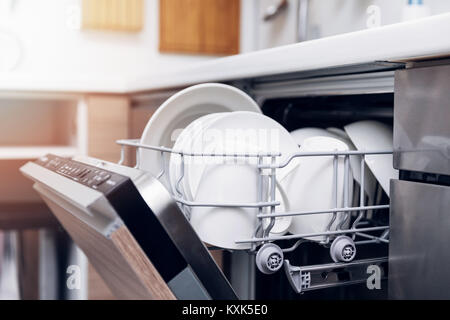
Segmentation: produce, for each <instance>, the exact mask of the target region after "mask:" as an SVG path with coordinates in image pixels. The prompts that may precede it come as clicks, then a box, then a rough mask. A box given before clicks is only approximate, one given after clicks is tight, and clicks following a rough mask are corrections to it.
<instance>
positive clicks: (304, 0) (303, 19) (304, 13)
mask: <svg viewBox="0 0 450 320" xmlns="http://www.w3.org/2000/svg"><path fill="white" fill-rule="evenodd" d="M298 1H299V3H298V17H297V41H298V42H302V41H306V40H308V6H309V0H298Z"/></svg>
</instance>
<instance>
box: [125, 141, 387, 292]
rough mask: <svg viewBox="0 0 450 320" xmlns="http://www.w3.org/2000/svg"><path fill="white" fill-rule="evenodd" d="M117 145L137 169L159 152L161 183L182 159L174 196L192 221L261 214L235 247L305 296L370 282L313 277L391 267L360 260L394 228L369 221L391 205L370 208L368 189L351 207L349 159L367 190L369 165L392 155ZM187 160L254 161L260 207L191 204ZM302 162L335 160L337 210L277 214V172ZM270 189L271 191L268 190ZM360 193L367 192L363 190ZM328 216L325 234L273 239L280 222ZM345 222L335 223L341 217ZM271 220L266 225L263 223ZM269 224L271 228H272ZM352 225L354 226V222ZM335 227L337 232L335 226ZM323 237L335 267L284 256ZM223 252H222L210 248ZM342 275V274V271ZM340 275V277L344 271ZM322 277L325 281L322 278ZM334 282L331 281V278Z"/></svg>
mask: <svg viewBox="0 0 450 320" xmlns="http://www.w3.org/2000/svg"><path fill="white" fill-rule="evenodd" d="M117 144H119V145H120V146H121V157H120V160H119V164H123V162H124V160H125V154H126V148H134V149H135V151H136V165H135V167H139V165H140V161H141V159H140V150H141V149H146V150H152V151H154V152H159V153H160V155H161V159H162V161H163V165H162V168H161V171H160V172H159V174H158V176H157V178H158V179H162V178H164V176H165V175H167V168H168V166H167V162H168V161H169V159H170V154H177V155H178V156H179V158H180V160H181V163H180V165H181V173H180V176H179V177H177V179H176V181H177V183H176V186H175V188H174V192H173V194H172V196H173V198H174V200H175V201H176V202H178V203H179V204H180V207H181V208H182V210H183V211H184V214H185V216H186V218H187V219H189V218H190V210H191V209H192V208H194V207H218V208H230V207H236V208H254V209H256V211H257V214H256V218H257V223H256V228H255V230H254V231H253V236H252V237H250V238H246V239H235V243H236V244H249V245H250V249H248V252H249V253H250V254H256V264H257V266H258V269H259V270H260V271H261V272H263V273H266V274H270V273H274V272H276V271H278V270H280V269H281V268H282V267H283V266H284V269H285V273H286V275H287V277H288V279H289V282H290V283H291V285H292V287H293V289H294V290H295V291H296V292H299V293H300V292H304V291H308V290H313V289H319V288H326V287H330V286H338V285H344V284H353V283H359V282H363V281H366V278H367V277H366V276H365V275H361V276H359V277H355V276H351V277H347V280H344V281H341V280H337V281H335V282H333V281H331V282H330V281H329V280H327V279H322V280H323V281H319V282H318V283H316V284H315V283H314V281H313V279H314V272H320V273H321V274H322V275H323V274H324V272H325V273H327V274H328V273H333V272H338V271H337V270H341V269H342V270H346V272H351V270H354V269H355V268H356V269H357V271H356V272H353V274H361V272H360V270H361V268H362V267H364V268H366V267H368V266H372V265H375V266H376V267H381V266H385V264H386V262H387V258H386V257H375V258H371V259H365V260H357V261H355V260H354V258H355V256H356V246H360V245H365V244H388V243H389V225H388V224H385V225H374V226H367V225H366V224H365V223H364V222H367V220H368V214H369V212H373V211H374V210H387V209H389V204H366V200H365V194H364V191H363V190H360V192H359V200H358V203H357V205H355V204H354V203H352V204H351V203H349V201H348V199H349V197H348V192H349V191H348V190H350V189H349V186H350V183H353V181H351V180H352V179H351V178H350V177H351V175H350V170H351V168H350V158H351V157H356V158H358V161H359V162H358V163H359V165H360V169H361V176H360V181H359V185H360V186H364V185H365V179H366V177H365V165H366V157H367V156H369V155H370V156H375V155H386V154H392V150H377V151H333V152H301V151H299V152H296V153H293V154H290V155H289V156H287V157H284V158H283V161H280V159H281V158H280V157H281V154H280V153H270V152H268V153H233V154H227V153H221V154H218V153H214V152H211V153H195V152H183V151H177V150H173V149H171V148H168V147H164V146H152V145H146V144H141V143H140V142H139V140H137V139H122V140H118V141H117ZM187 157H222V158H228V159H230V158H231V159H233V158H234V159H238V158H247V159H249V158H253V159H255V163H256V167H257V170H258V172H259V175H258V179H257V182H256V183H257V184H258V199H257V201H256V202H248V203H214V202H196V201H189V200H187V199H185V198H184V197H183V193H182V192H181V191H180V188H179V186H180V183H181V181H182V179H183V178H184V167H185V159H186V158H187ZM302 157H331V158H332V159H333V160H332V161H333V180H332V181H333V188H332V190H333V191H332V199H333V202H334V204H335V205H334V207H333V208H324V209H319V210H310V211H299V212H297V211H286V212H280V211H276V208H277V207H278V206H280V204H281V202H280V201H279V200H277V199H276V192H275V190H276V181H277V179H276V178H277V171H278V170H279V169H281V168H284V167H286V166H288V165H289V164H290V163H291V162H292V161H294V159H297V158H302ZM342 158H343V171H344V172H343V173H340V172H339V171H340V166H339V161H342V160H340V159H342ZM340 174H343V192H344V201H343V206H339V205H338V203H339V201H338V188H339V187H340V184H339V183H338V175H340ZM264 176H268V180H269V184H268V186H265V185H264V183H263V179H264ZM263 188H267V189H268V191H269V192H266V191H267V190H263ZM361 189H363V188H362V187H361ZM320 214H328V215H330V221H329V223H328V224H327V227H326V230H324V231H322V232H314V233H302V234H300V233H299V234H285V235H272V234H271V233H270V231H271V229H272V228H273V226H274V224H275V219H276V218H277V217H296V216H312V215H320ZM338 217H340V219H339V221H338V223H337V224H336V220H337V218H338ZM352 217H353V220H352V221H351V218H352ZM264 221H266V223H263V222H264ZM267 221H269V223H267ZM350 221H351V223H350ZM333 225H334V227H333ZM318 237H319V238H320V239H321V240H320V241H318V243H319V244H320V245H322V246H324V247H327V248H328V247H329V248H330V255H331V257H332V260H333V261H332V262H331V263H329V264H322V265H316V266H302V267H297V266H292V265H291V264H290V263H289V261H288V260H285V259H284V253H287V252H292V251H294V250H296V249H297V248H298V247H299V246H300V245H301V244H302V243H304V242H307V241H314V240H312V239H314V238H318ZM285 240H295V242H294V244H293V245H292V244H290V245H287V246H286V245H284V243H287V242H290V243H292V241H285ZM210 249H220V248H214V247H212V248H210ZM342 270H341V271H342ZM341 271H339V272H341ZM382 274H383V276H385V275H386V274H385V272H384V269H383V270H382ZM322 278H323V277H322ZM326 278H330V277H326Z"/></svg>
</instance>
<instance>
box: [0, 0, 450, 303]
mask: <svg viewBox="0 0 450 320" xmlns="http://www.w3.org/2000/svg"><path fill="white" fill-rule="evenodd" d="M449 11H450V1H448V0H0V174H1V176H2V179H1V181H0V299H19V298H23V299H38V298H41V299H52V298H68V299H71V298H90V299H96V298H110V297H111V295H110V294H109V293H108V290H107V289H106V287H104V285H102V283H101V280H99V278H98V277H97V276H96V275H95V271H93V270H91V269H90V268H89V264H88V262H87V261H85V260H83V259H84V258H83V255H82V254H81V253H80V252H79V251H78V249H77V248H75V247H73V245H71V243H70V241H68V240H67V235H65V233H64V232H63V231H62V230H61V228H60V227H59V225H58V223H57V222H56V221H55V220H54V218H53V217H52V215H51V214H50V213H49V212H48V210H47V209H46V207H45V206H44V205H43V204H42V203H41V202H40V200H39V198H38V197H37V195H36V194H35V193H34V191H33V190H32V187H31V183H30V182H29V181H28V180H26V179H25V178H24V177H23V176H22V175H21V174H20V173H19V171H18V168H19V167H20V166H21V165H23V164H24V163H25V162H26V161H28V160H30V159H34V158H37V157H39V156H42V155H44V154H46V153H49V152H52V153H56V154H59V155H63V156H71V155H74V154H89V155H92V156H97V157H99V158H102V159H105V160H111V161H117V157H118V150H117V146H115V144H114V141H115V140H116V139H119V138H125V137H132V138H135V137H138V136H139V135H140V132H141V131H142V128H143V126H144V125H145V123H146V122H147V119H148V117H149V115H150V114H151V112H153V111H154V110H155V109H156V108H157V106H158V105H159V104H160V103H161V101H163V100H164V99H165V98H166V97H161V99H160V100H158V99H156V100H155V101H151V103H150V102H149V101H146V105H145V106H143V105H139V104H138V103H137V102H136V101H135V100H133V98H131V99H130V98H129V97H128V96H126V97H125V96H124V97H122V96H117V95H116V94H117V93H123V92H124V90H125V89H124V86H123V83H125V82H126V81H130V80H133V79H142V78H151V77H157V75H158V74H162V73H167V72H170V71H176V70H179V69H181V68H184V67H186V66H189V65H191V64H194V63H200V62H205V61H211V60H214V59H217V58H219V57H223V56H228V55H234V54H242V53H244V54H245V53H248V52H252V51H256V50H263V49H268V48H273V47H277V46H282V45H289V44H294V43H301V42H304V41H312V40H317V39H320V38H325V37H330V36H335V35H340V34H341V35H342V36H343V37H345V34H346V33H348V32H353V31H359V30H364V29H367V28H377V27H380V26H384V25H389V24H394V23H400V22H404V21H409V20H413V19H419V18H423V17H426V16H430V15H436V14H440V13H444V12H449ZM437 32H438V31H437ZM319 41H320V40H319ZM355 50H358V48H355ZM318 58H320V55H318ZM273 63H276V61H273ZM130 101H131V102H130ZM129 105H132V106H133V108H130V109H129V108H128V106H129ZM88 132H89V135H88V134H87V133H88ZM68 261H76V263H77V265H80V266H81V268H82V269H83V270H88V269H89V277H84V280H83V288H84V289H82V290H80V291H79V292H75V293H73V292H72V293H68V292H67V290H66V288H65V287H64V286H61V283H65V282H64V279H65V277H66V276H67V273H66V268H64V266H67V265H68V264H70V263H69V262H68ZM61 265H62V266H63V268H60V266H61ZM61 279H62V281H61ZM87 287H90V288H92V289H91V290H89V292H88V289H87Z"/></svg>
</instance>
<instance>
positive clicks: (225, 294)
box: [21, 60, 450, 300]
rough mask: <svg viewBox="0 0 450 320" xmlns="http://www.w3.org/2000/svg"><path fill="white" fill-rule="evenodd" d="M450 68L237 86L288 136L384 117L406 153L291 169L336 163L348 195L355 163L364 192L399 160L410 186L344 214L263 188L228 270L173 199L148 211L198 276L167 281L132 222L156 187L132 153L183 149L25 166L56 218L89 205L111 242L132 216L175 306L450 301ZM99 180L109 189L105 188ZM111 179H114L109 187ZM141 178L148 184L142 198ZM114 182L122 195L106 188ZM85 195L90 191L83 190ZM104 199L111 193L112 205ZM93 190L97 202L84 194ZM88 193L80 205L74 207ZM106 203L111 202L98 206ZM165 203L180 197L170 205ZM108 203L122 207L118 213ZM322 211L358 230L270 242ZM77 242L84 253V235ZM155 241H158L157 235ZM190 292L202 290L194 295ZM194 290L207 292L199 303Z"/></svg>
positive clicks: (394, 186)
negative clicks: (308, 207) (388, 159)
mask: <svg viewBox="0 0 450 320" xmlns="http://www.w3.org/2000/svg"><path fill="white" fill-rule="evenodd" d="M447 64H448V61H446V60H437V61H432V62H412V63H411V62H408V63H406V62H390V63H388V62H375V63H370V64H364V65H352V66H344V67H339V68H331V69H326V70H318V71H313V72H301V73H293V74H284V75H277V76H268V77H259V78H252V79H238V80H236V81H229V82H227V83H228V84H231V85H233V86H235V87H238V88H240V89H242V90H243V91H245V92H247V93H248V94H249V95H251V96H252V97H253V98H254V99H255V100H256V101H257V102H258V104H259V105H260V107H261V109H262V111H263V113H264V114H265V115H267V116H269V117H270V118H272V119H274V120H276V121H277V122H279V123H280V124H281V125H282V126H284V127H285V128H286V129H287V130H288V131H292V130H294V129H297V128H300V127H319V128H328V127H338V128H342V127H343V126H345V125H346V124H349V123H351V122H354V121H360V120H377V121H379V122H382V123H384V124H387V125H389V126H393V130H394V150H376V151H347V152H331V153H317V154H303V153H301V152H299V153H296V154H292V155H291V156H290V158H289V161H293V159H296V158H300V157H306V156H308V157H311V156H320V157H333V159H334V175H335V176H337V174H342V175H343V176H344V184H345V187H344V189H345V190H348V189H349V184H351V183H354V182H353V181H349V178H348V176H349V174H348V171H349V170H350V169H349V161H350V158H353V157H355V158H357V159H358V161H359V163H360V165H361V169H362V170H361V173H362V178H361V179H362V182H361V184H362V185H363V184H364V168H365V166H366V164H365V160H366V157H367V156H369V155H370V156H374V155H378V154H393V158H394V161H393V166H394V167H395V168H396V169H398V170H400V178H399V179H394V180H392V181H391V189H390V190H391V191H390V194H386V192H385V191H383V189H382V188H381V187H380V186H379V185H378V186H377V192H376V197H375V199H374V200H373V201H372V203H369V202H368V199H367V197H366V196H365V195H364V192H361V190H359V189H358V186H357V185H356V183H355V185H354V186H353V190H354V195H355V196H353V201H352V203H344V206H342V207H338V206H336V207H335V208H333V209H326V210H325V209H324V210H316V211H314V212H282V213H275V209H274V208H275V206H276V199H275V195H274V192H271V193H266V192H260V194H261V197H260V199H259V200H260V201H259V202H258V203H248V204H236V205H235V206H249V207H254V208H257V209H258V215H257V218H258V224H257V227H256V229H255V231H254V236H253V237H252V238H251V239H236V242H241V243H250V244H251V246H250V249H249V250H246V251H233V250H223V267H222V269H223V273H222V271H220V270H219V268H218V267H217V265H215V264H214V263H213V261H212V259H211V257H210V255H208V254H207V252H206V248H205V247H204V245H202V244H201V243H200V241H199V239H198V237H196V235H195V232H193V229H192V228H190V227H189V224H188V223H186V221H185V220H183V219H181V218H180V217H182V216H183V214H184V213H185V212H182V210H180V209H177V208H178V207H177V206H176V205H174V204H173V203H172V204H171V205H170V207H171V208H172V209H171V213H170V214H171V215H172V218H171V219H169V218H164V213H163V214H160V213H159V212H164V210H162V209H161V207H163V204H159V203H158V201H157V200H155V198H152V199H153V200H152V201H153V202H152V201H150V202H148V203H147V205H148V207H146V206H145V205H144V206H143V207H142V208H141V209H140V210H146V211H148V212H150V215H152V214H154V215H155V216H156V217H157V219H156V220H154V221H153V222H148V223H149V224H148V226H149V228H150V227H151V225H152V224H153V225H155V226H156V225H157V226H159V229H160V232H161V233H164V234H165V238H164V239H165V240H164V241H166V242H167V243H168V246H169V247H172V249H173V252H174V253H173V255H174V257H175V256H180V259H179V260H180V261H182V262H181V263H180V265H181V266H184V267H186V266H187V269H186V268H184V267H180V268H178V269H177V268H175V270H176V272H174V273H173V274H171V275H167V273H166V272H165V271H164V270H165V269H166V268H167V267H166V265H167V264H170V262H169V261H170V258H169V257H167V256H164V254H163V253H162V252H160V251H158V250H157V249H155V248H153V249H151V248H150V249H148V250H146V249H145V248H146V246H147V245H148V243H147V242H148V241H147V242H146V241H144V240H142V237H143V238H145V237H148V238H150V240H149V242H150V243H152V240H151V239H152V238H151V235H149V234H148V233H147V234H146V232H145V230H143V229H142V228H143V225H144V224H143V225H141V226H139V223H137V222H136V220H134V221H133V222H130V220H129V217H128V216H129V215H132V214H131V213H127V210H129V209H130V207H127V205H126V203H129V202H132V201H137V200H136V199H138V198H139V199H140V201H142V199H141V197H143V198H144V199H145V191H143V190H144V189H142V188H143V187H142V186H147V182H145V181H146V180H145V179H144V180H141V178H139V176H142V175H145V174H144V173H142V172H140V171H139V170H138V169H135V168H129V167H127V166H124V165H123V160H124V159H125V155H126V154H127V150H129V149H132V150H135V151H136V163H138V162H139V152H138V151H139V150H140V149H148V150H153V151H154V152H159V153H161V154H167V153H171V152H173V150H171V149H170V148H166V147H164V146H151V145H143V144H140V143H139V141H138V140H133V139H131V140H126V139H124V140H119V141H117V143H118V144H119V145H121V147H122V151H121V152H122V153H121V161H120V162H119V164H117V165H115V164H110V163H107V162H104V161H101V159H92V158H82V157H81V158H80V157H79V158H74V159H60V158H58V157H55V156H51V155H49V156H47V157H45V159H44V160H42V159H40V160H38V161H36V162H34V163H28V164H26V165H25V166H24V167H22V169H21V170H22V172H23V173H24V174H25V175H27V176H28V177H30V178H31V179H33V180H34V181H35V189H36V190H37V191H38V192H39V193H40V194H41V196H42V197H43V198H44V199H47V201H46V202H47V203H49V206H50V208H51V209H52V211H53V212H55V215H56V216H57V217H61V214H60V213H56V212H57V211H59V209H58V207H64V206H68V204H66V202H68V203H69V204H70V203H71V204H72V205H73V206H74V207H76V208H78V209H76V208H74V209H73V210H72V212H74V211H76V210H79V209H80V208H81V209H82V211H83V210H84V211H86V212H87V213H88V218H86V217H84V216H83V215H78V217H79V218H80V219H82V217H84V219H85V220H86V219H87V221H85V222H86V223H88V224H90V225H91V226H92V227H93V228H94V229H95V230H96V232H97V233H100V234H102V235H103V236H105V237H107V238H108V237H110V236H111V234H113V233H114V232H115V231H116V230H117V229H118V228H120V226H117V225H116V224H117V220H115V219H117V218H121V220H123V222H124V224H125V226H126V227H127V228H128V229H129V231H130V232H131V234H132V235H133V236H135V237H136V241H137V242H138V244H139V245H140V246H141V247H143V251H144V252H145V255H147V257H148V258H149V260H150V262H151V263H150V264H153V265H154V267H155V268H156V269H157V271H159V273H161V274H162V275H163V276H162V278H163V281H162V283H166V284H167V287H168V288H169V290H168V291H169V292H170V291H172V294H173V296H174V297H175V298H180V299H183V298H200V299H202V298H207V299H232V298H236V297H239V298H241V299H289V300H297V299H299V300H304V299H387V298H390V299H415V298H435V297H437V298H450V296H449V295H448V290H443V289H448V288H449V287H450V277H448V276H446V274H445V270H446V269H448V267H449V266H450V255H449V254H447V253H446V251H445V243H446V241H445V240H446V236H447V233H448V232H446V230H448V227H449V226H450V216H448V215H447V211H448V208H450V191H449V190H450V187H449V186H450V179H449V177H450V160H449V159H450V153H449V150H450V129H449V128H450V126H449V121H450V111H449V110H450V108H449V101H450V95H449V92H450V87H449V85H450V81H449V80H450V66H448V65H447ZM157 95H159V96H160V95H161V93H157ZM424 106H426V109H425V107H424ZM191 156H195V155H191ZM199 156H202V155H199ZM226 156H236V155H226ZM264 156H266V157H271V158H274V157H276V156H275V155H260V154H258V155H254V157H256V158H258V160H260V158H261V157H264ZM341 158H342V159H344V163H345V165H344V169H343V172H339V173H338V166H337V161H338V159H341ZM43 161H44V162H43ZM51 161H52V162H53V163H54V162H55V161H56V162H58V164H57V165H55V166H54V167H51V165H50V167H51V168H49V167H48V166H47V164H48V163H50V162H51ZM259 163H262V161H261V162H259ZM64 165H67V167H64ZM259 168H260V172H261V175H262V172H263V171H264V169H269V170H270V172H271V173H270V174H269V176H270V177H269V181H270V184H269V186H268V188H269V190H275V183H276V182H275V181H276V180H275V177H276V171H277V169H278V168H279V167H276V166H275V165H272V166H271V165H268V166H267V165H266V166H264V165H260V167H259ZM80 170H81V171H83V170H93V171H99V172H98V173H96V175H94V176H93V177H92V180H93V181H94V182H92V183H93V185H89V186H88V187H89V188H88V189H86V188H80V187H79V184H80V183H82V182H80V181H79V172H80ZM264 172H266V171H264ZM164 174H166V172H165V170H164V168H162V169H161V172H160V174H159V176H158V178H160V177H162V176H163V175H164ZM114 176H117V177H118V178H117V179H119V178H120V179H123V181H125V180H126V181H127V183H126V184H127V186H126V187H123V188H122V189H120V188H117V186H115V184H116V183H117V182H118V181H119V180H120V179H119V180H117V181H116V182H114V181H112V182H111V180H110V179H111V177H114ZM127 177H128V178H127ZM181 178H182V177H180V179H181ZM96 179H97V180H98V182H99V185H98V186H97V185H96V184H95V181H96ZM130 179H131V180H130ZM147 179H149V178H147ZM334 179H337V178H334ZM86 181H87V180H86ZM104 181H106V183H105V184H102V183H103V182H104ZM108 181H110V182H108ZM120 181H122V180H120ZM130 181H131V182H133V183H134V185H135V186H136V187H137V189H138V191H137V192H136V188H134V187H133V183H131V184H130ZM143 181H144V182H143ZM108 183H109V187H110V188H112V189H111V190H112V191H111V190H109V189H107V190H103V189H104V188H107V187H105V186H108ZM262 185H263V184H261V183H259V185H258V187H259V188H263V187H262ZM336 185H337V184H336ZM335 187H336V189H335V190H336V191H335V193H337V186H335ZM64 188H66V189H64ZM72 188H74V189H72ZM77 188H78V189H79V193H74V190H75V189H77ZM63 189H64V190H65V191H64V190H63ZM78 189H77V190H78ZM128 189H132V190H133V191H130V190H128ZM120 190H122V191H120ZM123 190H125V191H123ZM88 191H89V192H88ZM99 192H100V193H103V194H102V195H101V196H102V197H100V195H99ZM82 193H83V194H85V195H84V196H81V194H82ZM55 197H56V198H60V197H65V202H64V204H60V205H57V206H55V205H54V201H52V200H51V199H52V198H55ZM76 197H79V199H77V200H76V199H72V198H76ZM85 197H86V198H85ZM100 198H101V199H103V200H102V201H100V200H98V199H100ZM166 198H167V197H166ZM166 198H164V199H166ZM49 199H50V201H49ZM87 199H90V202H89V201H88V200H87ZM105 199H106V201H105ZM113 199H114V200H113ZM75 200H76V201H75ZM94 200H95V201H94ZM171 200H172V202H177V203H178V204H179V205H181V206H180V207H181V208H185V207H193V206H217V207H221V206H225V205H224V204H220V203H195V202H189V201H185V200H183V199H180V198H177V197H176V196H173V199H171ZM164 201H166V202H169V201H170V200H169V199H168V198H167V199H166V200H164ZM108 202H111V203H112V207H113V208H111V206H110V205H108ZM164 203H165V202H164ZM92 204H95V205H92ZM226 206H229V204H226ZM86 208H89V210H86ZM143 208H144V209H143ZM264 208H269V211H270V213H266V212H267V211H264ZM161 210H162V211H161ZM69 211H71V210H69ZM321 213H332V214H333V215H332V216H333V218H332V219H335V217H336V214H337V213H344V216H345V220H348V222H349V223H348V227H343V228H339V229H338V230H334V231H332V230H330V228H328V229H327V230H326V231H325V232H322V233H314V234H289V235H283V236H276V237H273V236H270V228H271V227H272V226H273V221H274V218H275V217H278V216H286V215H288V216H295V215H313V214H321ZM93 216H94V218H95V219H93ZM265 218H269V219H270V221H271V222H270V223H269V225H268V226H263V223H262V220H263V219H265ZM89 219H93V220H92V221H89ZM172 219H176V221H179V222H180V225H181V226H180V225H177V224H175V223H173V220H172ZM60 220H61V219H60ZM63 220H64V219H63ZM119 220H120V219H119ZM170 221H172V222H170ZM181 221H183V222H181ZM333 221H334V220H333ZM333 221H331V222H330V226H331V224H332V222H333ZM63 226H64V227H65V228H66V229H69V234H71V235H72V233H73V227H72V226H71V225H70V224H68V223H63ZM133 228H137V229H136V230H133ZM181 229H182V230H184V231H182V230H181ZM149 230H150V229H149ZM183 232H187V233H188V234H189V237H190V238H191V239H190V240H189V241H190V242H191V243H194V244H195V248H197V250H198V251H197V252H196V253H193V251H195V250H193V249H192V248H191V247H189V246H186V245H185V242H184V241H185V240H184V238H183V237H182V236H181V235H182V234H184V233H183ZM313 236H324V240H323V241H321V242H320V243H319V242H314V241H305V240H308V238H310V237H313ZM139 237H141V238H139ZM74 239H75V242H76V243H77V244H78V245H80V244H81V245H80V247H82V248H83V246H82V244H83V239H80V238H78V239H77V238H76V237H74ZM154 241H157V240H156V238H154ZM146 243H147V244H146ZM150 247H151V246H150ZM208 249H209V250H217V249H218V248H214V247H210V248H208ZM87 251H89V250H87ZM158 252H159V253H158ZM87 255H88V258H91V256H90V255H89V254H87ZM330 256H331V257H330ZM93 259H94V260H95V256H94V257H93ZM158 261H160V262H158ZM174 261H176V259H175V260H174ZM199 261H203V262H204V263H203V264H202V263H200V262H199ZM99 266H101V262H99ZM185 270H188V271H185ZM437 270H441V271H442V272H436V271H437ZM107 277H108V276H106V277H104V278H107ZM113 285H114V284H113ZM186 288H196V289H195V290H194V289H192V291H191V290H189V289H188V290H187V289H186ZM130 290H131V289H130ZM118 291H120V290H118ZM193 292H196V294H195V295H193V296H189V293H192V294H193ZM169 296H170V293H169ZM131 297H134V296H133V295H131ZM138 297H140V296H138ZM143 297H152V295H150V296H145V295H144V296H143Z"/></svg>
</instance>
